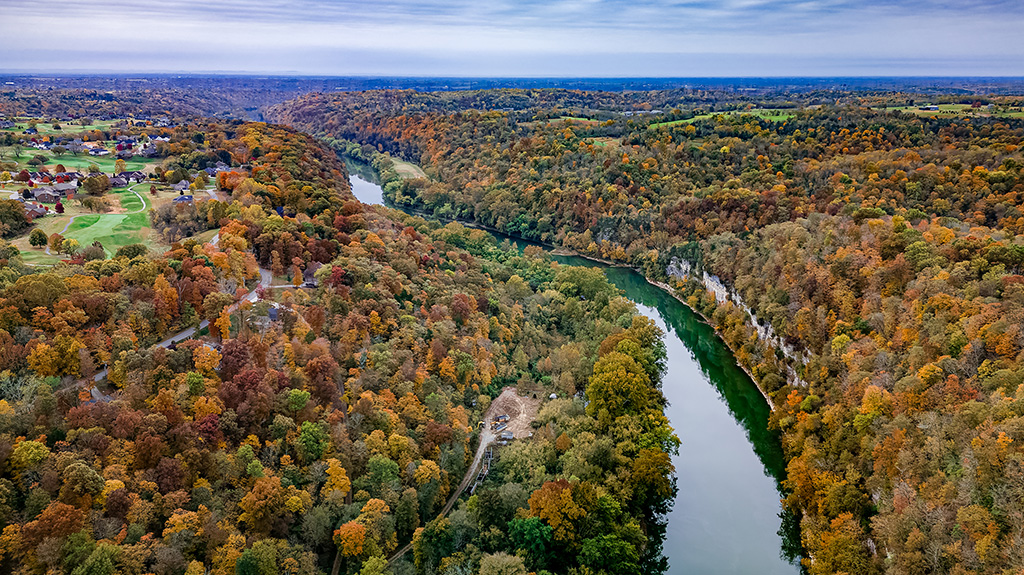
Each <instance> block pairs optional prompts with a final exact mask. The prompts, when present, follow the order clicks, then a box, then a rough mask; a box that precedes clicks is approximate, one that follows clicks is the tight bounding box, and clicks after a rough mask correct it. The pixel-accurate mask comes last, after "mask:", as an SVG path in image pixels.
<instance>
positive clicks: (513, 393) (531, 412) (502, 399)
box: [486, 387, 541, 439]
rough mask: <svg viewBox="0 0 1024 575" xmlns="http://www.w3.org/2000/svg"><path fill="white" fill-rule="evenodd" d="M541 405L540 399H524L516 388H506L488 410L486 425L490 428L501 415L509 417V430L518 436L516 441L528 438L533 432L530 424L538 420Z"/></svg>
mask: <svg viewBox="0 0 1024 575" xmlns="http://www.w3.org/2000/svg"><path fill="white" fill-rule="evenodd" d="M540 404H541V400H540V399H533V398H531V397H522V396H520V395H519V392H518V391H517V390H516V388H514V387H506V388H504V389H502V390H501V395H499V396H498V397H496V398H495V399H494V401H492V402H491V406H490V407H489V408H488V409H487V419H486V425H488V426H489V425H490V424H491V421H493V420H494V418H495V417H497V416H499V415H507V416H508V430H509V431H511V432H512V433H513V434H514V435H515V436H516V439H523V438H526V437H527V436H528V435H529V434H530V432H531V431H533V428H531V427H530V423H532V422H533V420H534V419H536V418H537V412H538V411H540Z"/></svg>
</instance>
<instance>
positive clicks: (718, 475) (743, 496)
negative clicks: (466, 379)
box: [351, 175, 799, 575]
mask: <svg viewBox="0 0 1024 575" xmlns="http://www.w3.org/2000/svg"><path fill="white" fill-rule="evenodd" d="M351 180H352V191H353V193H354V194H355V195H356V197H357V198H358V199H359V200H360V201H362V202H364V203H369V204H380V203H383V191H382V190H381V188H380V186H377V185H376V184H373V183H371V182H369V181H368V180H367V179H365V178H364V177H360V176H358V175H354V176H353V177H352V179H351ZM495 235H498V234H495ZM498 236H499V239H508V240H509V241H512V242H513V243H515V244H517V245H518V246H520V247H523V246H525V245H526V244H527V242H523V241H522V240H515V239H512V238H508V237H506V236H500V235H498ZM554 259H555V260H556V261H559V262H560V263H563V264H568V265H585V266H591V267H605V266H603V265H602V264H598V263H595V262H592V261H590V260H586V259H583V258H578V257H572V256H554ZM605 273H606V274H607V276H608V279H609V280H610V281H611V282H612V283H613V284H615V285H616V286H617V287H618V288H620V289H622V290H623V291H624V292H625V296H626V297H627V298H629V299H631V300H632V301H633V302H634V303H636V305H637V309H638V310H639V311H640V313H642V314H644V315H646V316H648V317H650V318H652V319H654V320H655V321H656V322H657V323H658V326H659V327H661V328H662V329H663V330H664V331H665V334H666V337H665V344H666V347H667V351H668V363H667V370H666V374H665V379H664V382H663V390H664V393H665V396H666V397H667V398H668V400H669V406H668V408H667V409H666V411H665V415H666V416H667V417H668V418H669V421H671V423H672V426H673V427H674V428H675V430H676V434H677V435H678V436H679V439H680V440H681V441H682V446H681V447H680V449H679V455H677V456H676V457H675V458H674V459H673V462H674V464H675V467H676V474H677V476H678V482H679V483H678V485H679V493H678V495H677V496H676V499H675V502H674V504H673V507H672V511H671V512H670V513H669V515H668V530H667V533H666V539H665V545H664V552H665V555H666V557H668V559H669V570H668V572H669V573H670V574H673V575H677V574H678V575H717V574H721V575H726V574H728V575H746V574H751V575H753V574H757V575H774V574H794V573H797V572H799V568H798V567H797V566H795V565H794V564H792V563H790V562H789V561H787V560H785V559H783V558H782V549H783V547H784V546H785V540H784V537H783V535H781V534H780V525H781V519H780V511H781V506H780V503H779V499H780V493H779V484H778V482H779V480H780V479H781V477H782V474H783V472H784V469H785V465H784V461H783V457H782V452H781V448H780V446H779V443H778V439H777V438H776V437H775V436H774V435H773V434H772V433H769V432H768V429H767V423H768V415H769V407H768V404H767V403H766V402H765V400H764V398H763V397H762V396H761V394H760V393H759V392H758V391H757V388H756V387H755V386H754V383H753V382H752V381H751V380H750V378H749V377H748V376H747V374H746V373H744V372H743V370H741V369H740V368H739V367H738V366H737V365H736V361H735V359H733V356H732V353H731V352H730V351H729V349H728V348H727V347H725V345H724V344H723V343H722V341H721V340H720V339H719V338H718V336H717V335H716V334H715V333H714V330H712V329H711V328H710V327H709V326H708V325H706V324H704V323H703V322H701V321H700V319H699V318H698V317H697V316H696V315H695V314H694V313H693V312H692V311H690V309H689V308H687V307H686V306H685V305H683V304H682V303H680V302H679V301H677V300H676V299H675V298H673V297H672V296H670V295H668V294H667V293H665V292H664V291H662V290H661V289H659V288H657V287H655V286H652V285H650V284H649V283H647V281H646V280H645V279H644V278H643V277H642V276H640V275H639V274H637V273H636V272H633V271H632V270H629V269H624V268H607V267H605ZM789 537H790V540H792V539H793V538H795V537H796V535H795V534H789Z"/></svg>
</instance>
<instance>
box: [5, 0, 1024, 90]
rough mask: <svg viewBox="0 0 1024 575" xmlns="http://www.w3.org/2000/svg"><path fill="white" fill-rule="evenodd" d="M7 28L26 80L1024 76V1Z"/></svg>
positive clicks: (231, 15)
mask: <svg viewBox="0 0 1024 575" xmlns="http://www.w3.org/2000/svg"><path fill="white" fill-rule="evenodd" d="M0 26H2V29H3V30H4V32H3V33H2V34H0V71H2V72H16V73H20V72H35V73H47V72H48V73H96V72H122V73H144V72H160V73H165V72H182V73H189V72H191V73H255V74H283V75H338V76H347V75H366V76H477V77H480V76H484V77H556V76H557V77H743V76H746V77H770V76H1024V42H1022V41H1021V37H1022V31H1024V1H1022V0H717V1H716V0H674V1H673V0H524V1H511V0H376V1H358V0H246V1H242V0H93V1H85V0H0ZM15 30H19V31H22V32H19V33H12V31H15ZM29 31H31V33H28V32H29Z"/></svg>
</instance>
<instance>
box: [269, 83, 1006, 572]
mask: <svg viewBox="0 0 1024 575" xmlns="http://www.w3.org/2000/svg"><path fill="white" fill-rule="evenodd" d="M465 97H466V96H464V95H460V94H443V93H438V94H429V95H425V94H410V93H407V92H372V93H353V94H331V95H317V94H313V95H308V96H305V97H302V98H299V99H297V100H295V101H293V102H289V103H286V104H284V105H281V106H277V107H275V108H274V109H272V110H271V112H270V116H271V117H272V118H274V120H275V121H279V122H281V123H286V124H289V125H292V126H294V127H297V128H299V129H302V130H304V131H307V132H309V133H314V134H319V135H322V136H323V137H325V138H327V139H328V141H330V142H332V143H333V145H335V147H336V148H337V149H339V150H342V151H346V150H348V151H358V153H360V154H361V155H362V157H364V158H373V159H376V162H377V164H378V165H384V163H386V158H384V159H381V158H383V156H382V154H381V153H390V154H391V155H393V156H396V157H401V158H403V159H405V160H408V161H412V162H415V163H418V164H419V165H420V166H421V167H422V168H423V170H424V171H425V173H426V174H427V176H428V178H425V179H414V180H404V181H402V180H397V179H395V180H390V181H389V182H388V183H387V185H386V187H385V194H386V196H387V197H388V198H389V199H390V200H391V201H392V202H394V203H396V204H398V205H402V206H408V207H413V208H417V209H421V210H426V211H428V212H431V213H433V214H435V215H437V216H439V217H442V218H461V219H466V220H472V221H475V222H479V223H482V224H485V225H488V226H493V227H495V228H498V229H500V230H502V231H504V232H507V233H510V234H514V235H519V236H523V237H526V238H531V239H535V240H540V241H544V242H550V243H553V244H556V245H560V246H565V247H569V248H573V249H576V250H578V251H579V252H581V253H582V254H585V255H589V256H593V257H601V258H606V259H610V260H614V261H617V262H622V263H626V264H628V265H631V266H633V267H636V268H638V269H640V270H641V271H642V272H643V273H644V274H646V275H647V276H648V277H649V278H652V279H656V280H664V281H670V282H672V283H673V284H674V286H675V287H676V289H677V293H678V295H679V296H680V297H682V298H684V299H685V300H686V301H688V303H689V304H690V305H691V306H692V307H694V308H696V309H698V310H699V311H701V312H703V313H704V314H705V315H706V316H707V317H708V318H710V320H711V321H712V322H713V323H714V324H715V325H716V326H717V327H718V328H719V329H720V331H721V332H722V334H723V337H724V338H725V339H726V341H727V342H728V343H729V344H730V345H731V346H732V347H733V349H734V350H735V351H736V355H737V358H738V360H739V361H740V362H741V363H742V364H743V365H745V366H746V367H748V369H750V371H751V372H752V373H753V374H754V376H755V378H756V379H757V380H758V381H759V383H760V385H761V387H762V389H764V390H765V391H766V392H767V393H768V394H769V396H770V397H771V398H772V399H773V403H774V405H775V407H776V408H775V411H774V414H773V417H772V425H773V426H774V427H776V428H777V429H778V430H779V431H780V432H781V434H782V441H783V446H784V448H785V451H786V456H787V459H788V462H789V463H788V473H787V479H786V481H785V487H786V488H787V491H788V495H787V499H786V505H787V506H788V507H789V508H790V509H791V510H793V511H795V512H797V513H798V514H799V515H800V516H801V531H802V542H803V546H804V549H805V552H806V553H807V557H808V558H807V559H805V565H806V567H807V569H809V571H810V572H811V573H815V574H817V573H838V572H845V573H883V572H884V573H893V574H917V573H978V574H981V573H1010V572H1017V571H1019V570H1020V569H1021V568H1022V567H1024V539H1022V533H1024V387H1022V384H1024V355H1022V352H1024V333H1022V331H1021V325H1022V321H1024V275H1022V265H1024V213H1022V211H1021V202H1022V199H1021V194H1022V193H1024V153H1022V145H1024V123H1022V121H1021V120H1019V119H1007V118H999V117H995V116H994V115H991V114H988V113H977V114H974V113H972V114H971V115H967V116H965V117H962V118H949V119H942V118H933V117H928V116H927V115H911V114H908V113H901V112H885V111H878V110H873V109H868V108H866V107H862V106H858V105H853V103H851V102H845V103H844V105H841V106H834V105H825V106H814V107H811V108H808V109H803V110H792V111H791V113H789V114H785V115H780V114H776V115H774V116H773V115H771V114H704V115H697V114H694V113H692V112H688V111H685V110H683V111H679V110H665V113H664V114H659V115H656V116H655V115H648V114H629V115H626V114H623V113H618V112H616V113H613V111H609V113H607V114H603V115H602V114H597V113H594V114H592V115H591V116H589V117H582V118H581V117H568V116H567V115H566V114H564V113H563V112H562V111H560V110H558V109H549V110H544V109H539V110H531V111H530V114H528V115H527V114H524V113H522V112H520V111H515V110H512V111H510V110H501V109H500V108H502V107H504V106H494V108H497V109H490V110H489V109H470V108H469V107H467V108H457V109H453V108H452V103H453V102H458V101H461V100H463V99H464V98H465ZM552 97H553V96H548V98H549V99H550V98H552ZM502 98H504V96H500V97H499V96H495V97H494V100H493V101H495V102H501V101H503V100H502ZM579 98H580V99H581V100H582V102H581V103H580V107H585V108H590V109H600V108H602V106H603V102H602V98H603V96H602V95H595V96H593V98H592V99H590V100H589V101H588V100H587V96H586V94H582V95H580V96H579ZM543 99H544V98H541V100H543ZM477 100H480V98H479V97H478V98H477ZM872 103H873V104H874V105H879V104H886V103H890V104H891V103H893V102H891V101H888V102H887V101H886V99H885V98H883V97H877V98H874V100H873V101H872ZM1018 105H1019V102H1018ZM985 109H987V108H985ZM716 286H722V287H723V289H724V290H725V291H728V292H730V293H731V298H728V299H723V298H716V297H715V296H714V295H713V294H712V293H711V292H710V291H708V290H707V288H708V287H716Z"/></svg>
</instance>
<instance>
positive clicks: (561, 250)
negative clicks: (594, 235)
mask: <svg viewBox="0 0 1024 575" xmlns="http://www.w3.org/2000/svg"><path fill="white" fill-rule="evenodd" d="M384 207H386V208H389V209H393V210H398V211H400V212H403V213H406V214H409V215H416V216H419V217H423V218H428V217H429V218H433V219H435V220H440V219H441V218H438V217H437V216H436V215H434V214H432V213H429V212H427V211H426V210H421V209H418V208H414V207H410V206H394V205H393V206H388V205H386V204H385V205H384ZM448 221H449V222H455V223H458V224H461V225H463V226H466V227H468V228H475V229H480V230H484V231H486V232H490V233H492V234H496V235H498V236H504V237H507V238H511V239H513V240H517V241H522V242H527V243H532V244H536V245H538V246H542V247H546V248H547V249H548V251H549V253H550V254H551V255H554V256H565V257H575V258H580V259H584V260H588V261H592V262H595V263H599V264H601V265H604V266H607V267H612V268H623V269H630V270H632V271H633V272H635V273H636V274H637V275H639V276H640V277H642V278H644V280H646V281H647V283H649V284H650V285H652V286H654V287H656V288H658V289H660V290H662V291H664V292H665V293H667V294H668V295H670V296H672V297H673V298H674V299H676V300H677V301H679V303H681V304H683V305H684V306H686V307H687V308H688V309H689V310H690V311H692V312H693V314H694V315H695V316H697V317H698V318H700V320H701V321H702V322H703V323H705V324H707V325H708V327H710V328H711V329H712V330H714V332H715V335H717V336H718V339H719V340H721V342H722V343H723V344H724V345H725V347H727V348H728V349H729V351H730V352H732V355H733V357H734V358H737V359H736V366H737V367H739V368H740V369H741V370H743V372H744V373H746V374H747V377H749V378H750V380H751V381H752V382H753V383H754V387H755V388H757V391H758V393H760V394H761V397H763V398H764V400H765V402H766V403H767V404H768V407H769V408H770V409H771V410H772V411H775V402H774V401H773V400H772V398H771V396H769V395H768V393H767V392H766V391H765V390H764V388H763V387H761V382H760V381H758V379H757V378H756V377H755V376H754V373H753V372H752V371H751V370H750V368H749V367H747V366H746V365H743V363H741V362H740V361H739V359H738V357H739V354H738V353H737V350H736V348H734V347H733V346H732V344H730V343H729V342H728V341H727V340H726V338H725V335H724V334H723V333H722V331H721V330H719V329H718V327H717V326H715V324H714V323H713V322H712V321H711V319H710V318H708V317H707V316H705V315H704V313H703V312H701V311H700V310H699V309H697V308H695V307H693V306H691V305H690V303H689V302H687V301H686V300H685V299H683V298H682V297H680V296H679V294H678V293H677V292H676V289H675V288H673V287H672V286H670V285H669V284H667V283H665V282H660V281H657V280H653V279H651V278H649V277H647V275H645V274H644V273H643V272H642V271H641V270H640V269H639V268H635V267H633V266H630V265H627V264H623V263H620V262H615V261H612V260H607V259H604V258H599V257H595V256H590V255H586V254H583V253H580V252H578V251H576V250H574V249H572V248H567V247H565V246H558V245H555V244H551V243H548V242H544V241H540V240H533V239H529V238H524V237H522V236H517V235H515V234H510V233H507V232H504V231H502V230H499V229H497V228H495V227H493V226H489V225H486V224H481V223H479V222H475V221H472V220H465V219H462V218H450V219H448ZM772 349H775V348H774V347H772Z"/></svg>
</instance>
